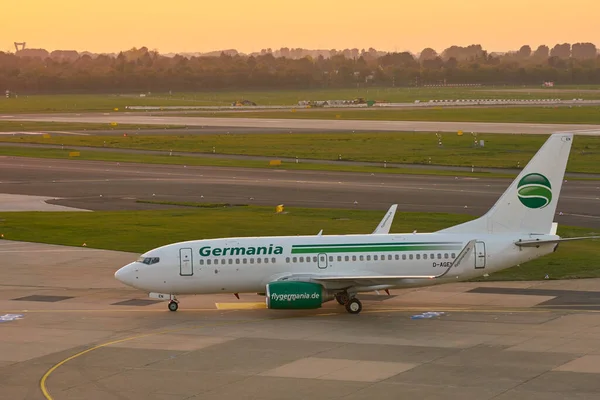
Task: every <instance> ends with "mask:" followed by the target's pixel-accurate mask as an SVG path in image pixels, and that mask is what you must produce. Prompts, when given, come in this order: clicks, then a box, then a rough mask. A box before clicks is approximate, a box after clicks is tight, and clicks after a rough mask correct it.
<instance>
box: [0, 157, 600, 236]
mask: <svg viewBox="0 0 600 400" xmlns="http://www.w3.org/2000/svg"><path fill="white" fill-rule="evenodd" d="M510 182H511V180H510V179H479V178H469V177H453V176H428V175H423V176H417V175H395V174H369V173H349V172H331V171H292V170H268V169H258V168H257V169H244V168H225V167H200V166H196V167H191V166H183V165H151V164H135V163H120V164H119V163H116V162H102V161H80V160H55V159H33V158H19V157H0V192H2V193H6V194H19V195H29V196H45V197H51V198H56V200H49V201H48V203H51V204H56V205H61V206H66V207H75V208H80V209H85V210H116V209H119V210H122V209H131V210H134V209H148V208H156V207H158V206H156V205H152V204H143V203H137V202H136V200H155V201H179V202H182V201H186V202H200V203H231V204H254V205H265V206H273V207H275V206H276V205H278V204H284V206H286V207H294V206H295V207H325V208H357V209H371V210H381V211H385V210H387V209H388V208H389V206H390V205H391V204H395V203H397V204H398V205H399V206H398V211H399V212H402V211H415V212H449V213H466V214H469V215H473V216H479V215H483V214H484V213H485V212H486V211H487V210H488V209H489V208H490V207H491V206H492V205H493V204H494V203H495V202H496V201H497V200H498V198H499V197H500V195H501V194H502V193H503V192H504V191H505V190H506V188H507V187H508V185H509V184H510ZM160 207H161V208H164V207H165V206H160ZM0 210H1V205H0ZM555 221H556V222H558V223H559V224H561V225H573V226H583V227H590V228H598V227H600V182H598V181H583V180H581V181H579V180H567V181H566V182H565V183H563V188H562V192H561V196H560V200H559V204H558V208H557V215H556V218H555Z"/></svg>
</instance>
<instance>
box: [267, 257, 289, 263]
mask: <svg viewBox="0 0 600 400" xmlns="http://www.w3.org/2000/svg"><path fill="white" fill-rule="evenodd" d="M288 260H289V258H288ZM268 263H269V259H268V258H267V257H265V264H268Z"/></svg>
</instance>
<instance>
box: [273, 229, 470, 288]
mask: <svg viewBox="0 0 600 400" xmlns="http://www.w3.org/2000/svg"><path fill="white" fill-rule="evenodd" d="M475 242H476V240H471V241H470V242H468V243H467V245H466V246H465V247H464V248H463V249H462V250H461V252H460V253H459V254H458V256H457V257H456V259H455V260H454V262H453V263H452V264H451V265H450V266H449V267H447V268H446V269H445V270H444V272H442V273H440V274H438V275H374V274H348V275H322V274H303V275H300V274H292V275H287V276H285V277H282V278H280V279H278V280H291V281H294V280H296V281H306V282H315V283H320V284H322V285H323V286H325V287H327V286H331V285H336V286H340V285H341V286H343V287H345V288H350V287H354V286H379V285H391V286H393V285H396V284H398V283H399V282H398V281H401V280H420V279H439V278H442V277H443V276H444V275H446V274H448V272H450V270H451V269H452V268H453V267H456V266H458V265H460V263H461V262H462V261H463V260H465V259H466V258H468V256H469V255H470V253H471V252H473V249H474V248H475Z"/></svg>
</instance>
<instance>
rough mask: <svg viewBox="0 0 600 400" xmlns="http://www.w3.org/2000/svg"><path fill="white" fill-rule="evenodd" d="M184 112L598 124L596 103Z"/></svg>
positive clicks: (599, 109) (232, 115)
mask: <svg viewBox="0 0 600 400" xmlns="http://www.w3.org/2000/svg"><path fill="white" fill-rule="evenodd" d="M184 115H185V116H204V117H219V118H268V119H346V120H384V121H447V122H523V123H525V122H535V123H543V124H567V123H568V124H600V107H598V106H586V107H573V108H569V107H478V108H474V107H469V108H442V107H435V108H423V109H410V110H405V109H395V110H389V109H382V108H368V109H345V110H324V109H318V108H315V109H310V110H306V109H304V110H297V111H293V110H290V111H252V112H243V113H239V112H217V113H189V114H184Z"/></svg>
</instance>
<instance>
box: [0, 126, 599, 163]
mask: <svg viewBox="0 0 600 400" xmlns="http://www.w3.org/2000/svg"><path fill="white" fill-rule="evenodd" d="M477 139H478V140H480V139H481V140H484V141H485V146H484V147H483V148H481V147H479V148H474V147H473V137H472V136H471V135H470V134H465V135H463V136H458V135H456V134H443V136H442V145H443V146H442V147H438V142H437V138H436V135H435V134H432V133H418V132H417V133H414V132H409V133H374V134H369V133H347V134H346V133H324V134H312V133H311V134H308V133H296V134H294V133H292V134H285V135H274V134H247V135H243V134H236V135H226V134H215V135H164V136H163V135H148V136H144V135H142V134H140V135H130V136H128V137H122V136H93V135H90V136H67V137H65V136H61V137H50V138H47V139H44V138H43V137H40V136H21V137H0V142H13V143H14V142H17V143H50V144H64V145H65V146H95V147H108V148H119V149H123V148H130V149H145V150H165V151H169V150H173V151H180V152H199V153H212V149H213V147H214V148H215V152H216V153H218V154H242V155H253V156H269V157H273V158H277V157H290V158H294V157H299V158H300V159H317V160H337V159H338V157H339V155H340V154H341V156H342V159H343V160H352V161H371V162H381V163H382V162H383V161H387V162H389V163H402V164H430V163H431V164H432V165H454V166H471V165H475V166H476V167H502V168H515V167H517V166H520V167H523V166H525V164H527V162H528V161H529V160H530V159H531V157H532V156H533V155H534V154H535V153H536V152H537V151H538V150H539V148H540V147H541V146H542V144H543V143H544V142H545V141H546V139H547V136H545V135H501V134H482V135H478V137H477ZM23 150H26V149H23ZM7 151H9V150H8V148H7V147H5V148H3V149H0V154H3V153H4V154H6V155H9V154H12V155H27V154H25V153H20V154H16V153H15V151H17V150H10V151H12V153H7ZM19 151H20V150H19ZM36 151H37V150H36ZM86 153H87V152H86ZM46 154H47V155H58V154H59V153H56V152H47V153H46ZM84 154H85V153H84ZM99 156H101V155H99ZM94 157H97V156H96V155H94ZM103 157H108V158H106V159H109V160H110V159H111V158H109V157H112V156H108V155H105V156H103ZM121 157H122V156H121ZM136 157H137V156H136ZM190 158H191V157H185V160H184V161H180V160H179V159H177V160H175V161H173V158H171V157H163V158H161V159H160V160H161V162H168V163H184V162H185V163H190V165H191V164H192V162H199V163H202V164H196V165H216V164H214V163H213V162H216V161H213V160H211V161H210V163H211V164H209V162H208V161H207V160H199V161H191V160H190ZM95 159H102V158H95ZM112 160H115V159H114V158H112ZM140 160H141V159H140ZM123 161H125V160H123ZM132 161H133V160H132ZM155 162H159V159H155ZM259 164H260V165H263V164H264V162H263V161H260V162H259ZM259 164H255V165H259ZM229 165H231V164H229ZM239 166H241V164H240V165H239ZM326 169H335V168H334V166H330V167H327V168H326ZM382 169H383V168H382ZM567 171H568V172H586V173H600V137H597V136H577V137H576V138H575V140H574V143H573V149H572V151H571V156H570V158H569V164H568V165H567Z"/></svg>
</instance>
